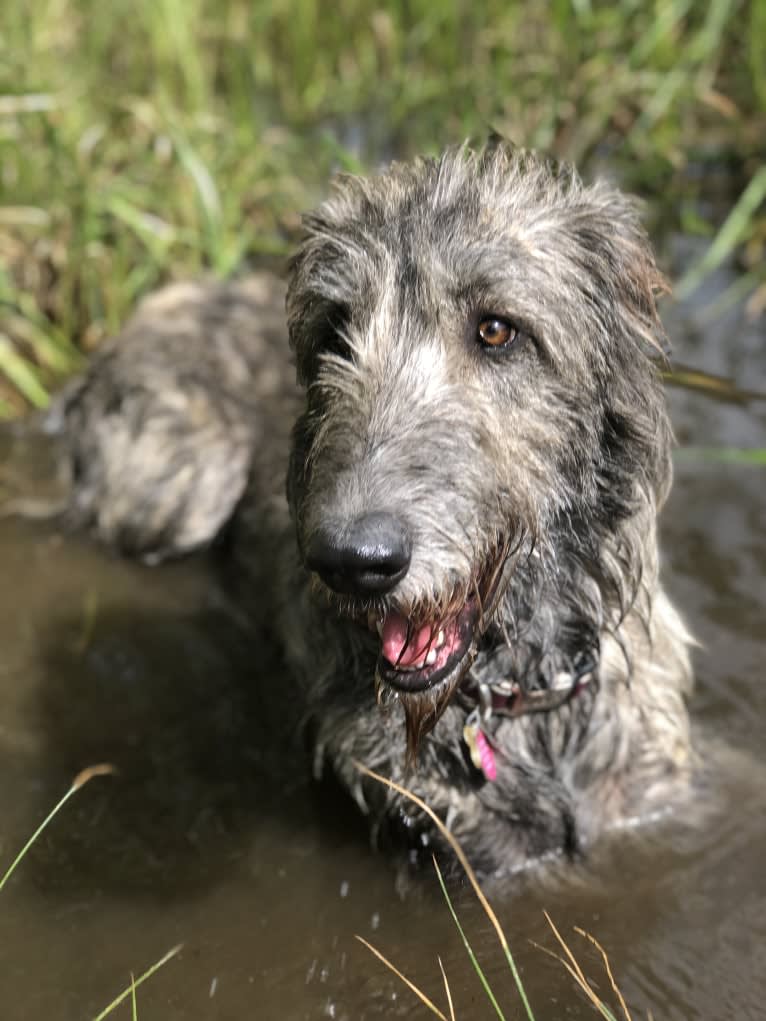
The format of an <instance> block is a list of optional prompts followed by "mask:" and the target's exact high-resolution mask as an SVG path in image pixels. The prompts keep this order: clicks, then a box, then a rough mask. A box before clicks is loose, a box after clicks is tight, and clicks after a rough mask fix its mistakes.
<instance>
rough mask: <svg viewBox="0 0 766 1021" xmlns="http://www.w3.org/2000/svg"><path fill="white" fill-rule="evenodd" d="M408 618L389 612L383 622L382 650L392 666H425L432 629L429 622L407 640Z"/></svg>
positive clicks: (412, 632)
mask: <svg viewBox="0 0 766 1021" xmlns="http://www.w3.org/2000/svg"><path fill="white" fill-rule="evenodd" d="M407 624H408V622H407V618H406V617H405V616H403V614H401V613H393V612H392V613H389V614H388V615H387V616H386V619H385V621H384V623H383V641H382V652H383V655H384V656H385V657H386V659H387V660H388V662H389V663H391V665H392V666H424V665H425V661H426V656H427V655H428V646H429V644H430V643H431V635H432V633H433V632H432V630H431V628H430V627H429V626H428V624H424V625H423V627H421V628H418V629H417V631H415V630H413V631H411V633H410V640H409V642H408V641H407Z"/></svg>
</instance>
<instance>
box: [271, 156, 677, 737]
mask: <svg viewBox="0 0 766 1021" xmlns="http://www.w3.org/2000/svg"><path fill="white" fill-rule="evenodd" d="M306 228H307V237H306V240H305V241H304V243H303V245H302V247H301V249H300V251H299V252H298V255H297V256H296V258H295V259H294V261H293V264H292V268H291V279H290V287H289V293H288V303H287V307H288V322H289V328H290V338H291V344H292V346H293V348H294V351H295V355H296V360H297V369H298V375H299V379H300V381H301V382H302V383H303V384H304V385H305V386H306V388H307V407H306V412H305V414H304V415H303V416H302V417H301V419H300V420H299V422H298V423H297V425H296V429H295V436H294V448H293V454H292V459H291V468H290V476H289V481H288V489H289V496H290V502H291V508H292V511H293V514H294V518H295V523H296V528H297V534H298V542H299V546H300V550H301V553H302V556H303V558H304V561H305V562H306V564H307V566H308V568H309V569H310V570H311V571H312V572H313V574H314V576H315V579H316V583H317V587H318V590H319V591H320V593H321V594H322V595H323V596H324V597H325V598H328V597H329V600H330V606H331V607H332V610H333V612H337V613H338V614H339V615H343V616H344V617H349V616H350V617H353V618H356V619H357V620H359V621H360V622H362V623H363V624H369V626H370V628H371V630H372V631H373V632H375V631H377V633H378V636H379V643H380V648H379V652H380V655H379V659H378V667H377V680H378V684H379V685H381V686H384V687H387V688H391V689H394V690H396V691H397V692H398V693H399V694H400V697H401V699H402V701H403V704H404V706H405V709H406V710H407V709H408V708H409V710H410V715H411V717H412V719H414V718H415V717H416V716H417V717H418V720H417V721H416V724H413V728H414V729H413V734H414V739H415V740H416V739H417V737H418V736H419V733H420V732H422V730H423V729H428V727H429V726H431V725H432V724H433V722H434V720H435V719H436V718H437V717H438V715H439V713H440V712H441V711H442V709H443V707H444V705H446V703H447V702H448V700H449V698H450V697H451V695H452V693H453V692H454V690H455V688H456V686H457V685H458V684H459V683H460V681H461V679H462V677H463V676H464V675H465V673H466V671H467V670H468V669H469V667H470V665H471V663H472V661H473V659H474V657H475V655H476V651H477V648H478V646H479V643H480V641H481V638H482V635H483V634H485V633H486V631H487V628H488V627H489V625H490V623H491V621H492V620H493V617H502V619H503V621H504V622H505V623H506V624H507V623H508V621H509V619H512V620H513V624H514V628H515V627H517V625H518V626H520V625H524V624H526V623H528V621H526V620H522V619H520V618H522V617H525V616H526V617H530V616H531V615H534V614H535V613H536V612H537V609H536V607H535V606H534V605H533V603H534V600H533V599H532V598H531V597H530V595H529V593H528V592H527V593H524V592H519V591H518V589H519V585H518V584H514V583H513V579H514V577H515V578H517V579H518V578H520V577H523V578H525V579H526V578H527V577H528V576H529V573H530V567H529V565H530V563H532V562H533V558H534V562H536V563H537V564H539V568H538V573H540V572H542V573H545V572H549V573H552V574H556V573H557V572H559V573H560V572H562V571H565V567H564V561H565V560H566V561H567V563H568V562H569V560H570V559H572V558H574V561H576V560H577V556H576V552H573V550H576V547H577V544H578V542H581V543H582V548H583V559H585V554H584V551H585V548H586V546H587V547H590V546H596V547H599V548H600V547H602V546H604V545H605V544H608V543H611V544H612V545H619V541H620V540H619V535H620V529H621V527H622V526H623V524H624V523H625V522H626V521H629V520H630V519H631V518H632V517H634V516H635V515H636V513H637V512H638V511H639V509H640V507H642V506H645V505H647V504H650V505H651V506H652V509H653V508H654V506H655V504H656V503H659V502H661V500H662V498H663V496H664V492H665V489H666V486H667V482H668V476H669V469H668V427H667V421H666V416H665V412H664V405H663V402H662V399H661V395H660V393H659V388H658V383H657V380H656V378H655V375H656V374H655V370H654V366H653V364H652V361H651V351H652V349H655V351H656V348H657V346H658V343H659V340H660V337H661V330H660V327H659V323H658V320H657V316H656V311H655V303H654V294H655V292H656V290H657V289H658V288H660V287H661V283H662V281H661V277H660V275H659V274H658V272H657V270H656V268H655V265H654V261H653V258H652V255H651V252H650V249H649V247H648V244H647V242H646V239H645V236H644V234H643V232H642V230H641V227H640V225H639V223H638V220H637V216H636V212H635V209H634V207H633V205H632V203H631V202H630V201H629V200H627V199H626V198H625V197H623V196H622V195H620V193H619V192H617V191H615V190H614V189H612V188H610V187H607V186H604V185H596V186H593V187H589V188H587V187H584V186H582V185H581V183H580V182H579V180H578V178H577V177H576V175H575V174H574V173H573V172H571V171H564V172H560V171H556V170H553V169H552V168H551V167H550V166H548V165H547V164H546V163H545V162H543V161H542V160H540V159H538V158H536V157H534V156H531V155H529V154H523V153H518V152H516V151H514V150H512V149H510V148H508V147H503V146H499V147H493V148H492V149H488V150H486V151H484V152H481V153H477V154H475V153H471V152H469V151H466V150H456V151H451V152H448V153H447V154H446V155H445V156H444V157H442V158H441V159H440V160H434V161H423V162H418V163H416V164H413V165H404V166H394V167H393V168H391V169H390V170H389V171H388V172H386V173H385V174H383V175H382V176H380V177H378V178H374V179H370V180H361V179H355V178H347V179H345V180H342V181H341V182H340V183H339V186H338V190H337V193H336V195H335V196H334V197H333V198H332V199H330V200H329V201H328V202H326V203H325V204H324V205H323V206H321V207H320V208H319V210H318V211H317V212H316V213H314V214H313V215H311V216H309V217H308V218H307V220H306ZM578 528H580V529H585V530H586V532H587V534H584V535H582V537H581V538H580V539H578V538H577V537H576V536H574V532H576V530H577V529H578ZM573 539H574V541H573ZM638 545H640V542H638ZM628 552H630V551H628ZM589 555H590V556H591V559H593V556H592V553H589ZM595 559H596V560H598V550H597V556H596V558H595ZM628 559H630V558H628ZM639 559H640V558H639ZM522 563H523V564H524V565H525V566H524V568H523V570H522V571H521V572H520V568H519V565H520V564H522ZM634 569H635V570H639V569H640V567H639V566H638V565H637V564H636V565H629V566H628V567H627V568H626V570H627V571H631V570H634ZM566 570H569V571H570V573H572V572H573V571H574V568H571V569H570V568H569V567H567V568H566ZM578 570H579V567H578ZM592 573H595V574H596V575H597V577H596V578H595V582H596V588H597V589H598V591H599V593H600V595H599V597H598V598H596V599H595V601H594V598H593V596H592V595H591V596H589V605H590V604H592V603H594V602H595V603H599V601H600V599H601V595H603V593H602V591H601V590H602V588H603V587H604V585H608V584H612V582H613V579H612V578H609V579H608V580H606V575H608V574H609V573H610V571H609V570H607V569H606V567H604V566H603V565H602V567H596V568H594V572H592ZM602 574H603V575H604V577H601V575H602ZM623 580H624V579H620V584H621V583H622V581H623ZM570 581H571V584H572V585H574V584H575V581H574V578H572V579H570ZM525 585H527V581H525ZM566 586H567V580H566V579H563V580H562V581H561V583H560V585H559V592H560V594H561V595H562V598H564V599H568V600H570V601H571V603H572V605H573V606H574V605H575V604H576V602H577V597H578V594H577V593H575V592H570V593H562V590H563V589H565V588H566ZM592 612H593V613H595V614H597V615H598V614H601V615H603V614H604V608H603V606H602V605H599V606H595V607H594V609H593V611H592ZM592 623H593V622H592ZM594 626H595V624H594ZM506 630H507V629H506ZM551 640H553V639H551ZM424 707H427V709H425V708H424ZM424 720H425V723H424V722H423V721H424Z"/></svg>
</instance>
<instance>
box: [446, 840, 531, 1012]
mask: <svg viewBox="0 0 766 1021" xmlns="http://www.w3.org/2000/svg"><path fill="white" fill-rule="evenodd" d="M433 861H434V868H435V869H436V875H437V877H438V879H439V886H440V887H441V888H442V893H443V894H444V899H445V900H446V902H447V907H448V908H449V913H450V914H451V915H452V921H453V922H454V923H455V925H456V926H457V931H458V932H459V933H460V938H461V939H462V941H463V946H464V947H465V949H466V952H467V954H468V956H469V958H470V960H471V964H472V965H473V970H474V971H475V972H476V974H477V975H478V976H479V981H480V982H481V984H482V986H483V987H484V992H485V993H486V994H487V999H488V1000H489V1002H490V1003H491V1004H492V1006H493V1007H494V1008H495V1012H496V1014H497V1016H498V1017H499V1018H500V1021H505V1014H503V1012H502V1010H501V1009H500V1005H499V1004H498V1002H497V1000H496V999H495V994H494V993H493V992H492V988H491V986H490V984H489V982H488V981H487V977H486V975H485V974H484V972H483V971H482V970H481V965H480V964H479V962H478V960H477V958H476V954H475V953H474V952H473V947H472V946H471V944H470V943H469V941H468V937H467V936H466V934H465V931H464V929H463V926H462V925H461V924H460V919H459V918H458V916H457V912H456V911H455V908H454V907H453V905H452V901H451V899H450V895H449V893H447V887H446V886H445V883H444V877H443V876H442V873H441V869H440V868H439V865H438V862H437V861H436V858H435V857H434V860H433ZM529 1016H530V1019H531V1021H534V1018H533V1017H532V1015H531V1014H530V1015H529Z"/></svg>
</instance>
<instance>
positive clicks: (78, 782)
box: [0, 763, 183, 1021]
mask: <svg viewBox="0 0 766 1021" xmlns="http://www.w3.org/2000/svg"><path fill="white" fill-rule="evenodd" d="M114 772H115V769H114V766H112V765H110V764H109V763H99V764H98V765H95V766H89V767H88V768H87V769H83V770H82V771H81V772H79V773H78V774H77V776H76V777H75V778H74V780H73V781H72V783H71V785H70V787H69V789H68V790H67V792H66V793H65V794H64V796H63V797H62V798H61V799H60V800H59V801H58V802H57V804H56V805H54V807H53V808H52V809H51V811H50V812H49V813H48V815H47V816H46V817H45V819H43V821H42V822H41V823H40V825H39V826H38V827H37V829H36V830H35V832H34V833H33V834H32V836H31V837H30V838H29V840H28V841H27V842H26V844H24V846H23V847H22V849H21V850H20V851H19V853H18V854H17V855H16V857H15V858H14V859H13V861H12V862H11V864H10V865H9V866H8V868H7V869H6V871H5V873H4V874H3V875H2V878H0V891H2V890H3V888H4V887H5V886H6V884H7V883H8V881H9V880H10V879H11V877H12V876H13V874H14V873H15V871H16V869H17V868H18V867H19V865H20V864H21V862H22V861H23V860H24V858H25V857H26V855H27V852H28V851H29V849H30V848H31V847H32V845H33V844H34V843H35V841H36V840H37V839H38V838H39V837H40V835H41V834H42V833H43V832H44V830H45V829H46V828H47V827H48V825H49V824H50V823H51V822H52V821H53V819H54V818H55V817H56V816H57V815H58V813H59V812H60V811H61V809H62V808H63V807H64V805H65V804H66V803H67V802H68V801H69V799H70V798H71V797H73V796H74V795H75V794H76V793H77V792H78V791H79V790H81V789H82V788H83V787H84V786H85V784H86V783H88V782H89V781H90V780H92V779H93V778H94V777H96V776H109V775H110V774H112V773H114ZM182 949H183V947H182V946H177V947H173V949H172V950H169V951H168V952H167V953H166V954H164V955H163V956H162V957H161V958H160V959H159V960H158V961H155V963H154V964H152V965H150V967H148V968H147V969H146V971H144V972H143V973H142V974H141V975H139V976H138V978H136V977H135V976H134V975H132V974H131V976H130V985H129V986H127V988H126V989H124V990H123V991H122V992H121V993H120V994H119V995H118V996H116V997H115V998H114V999H113V1000H112V1002H111V1003H110V1004H108V1006H106V1007H104V1009H103V1010H101V1011H99V1013H98V1014H97V1015H96V1017H95V1018H94V1019H93V1021H104V1018H106V1017H108V1016H109V1015H110V1014H112V1013H113V1012H114V1011H115V1010H116V1009H117V1007H119V1006H120V1004H121V1003H124V1002H125V1001H126V1000H128V999H130V1003H131V1016H132V1018H133V1021H138V1007H137V1001H136V990H137V989H138V987H139V986H140V985H142V984H143V983H144V982H145V981H146V980H147V979H149V978H151V976H152V975H154V973H155V972H156V971H159V969H160V968H162V967H163V966H164V965H165V964H167V963H168V961H171V960H172V959H173V958H174V957H176V956H177V955H178V954H179V953H180V952H181V950H182Z"/></svg>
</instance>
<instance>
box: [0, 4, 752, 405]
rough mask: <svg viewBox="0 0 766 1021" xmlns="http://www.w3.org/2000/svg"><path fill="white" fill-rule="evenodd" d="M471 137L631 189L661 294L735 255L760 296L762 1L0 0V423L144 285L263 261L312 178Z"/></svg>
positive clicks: (275, 252) (95, 338) (91, 342)
mask: <svg viewBox="0 0 766 1021" xmlns="http://www.w3.org/2000/svg"><path fill="white" fill-rule="evenodd" d="M493 129H494V130H497V131H499V132H501V133H502V134H504V135H506V136H507V137H509V138H511V139H512V140H514V141H515V142H517V143H518V144H520V145H524V146H532V147H537V148H542V149H545V150H547V151H549V152H550V153H552V154H554V155H555V156H558V157H563V158H566V159H569V160H573V161H575V162H576V163H577V164H578V165H579V166H580V168H581V169H582V171H583V172H584V174H585V175H586V176H592V175H594V174H596V173H602V174H603V173H606V174H609V175H610V176H612V177H614V178H615V179H617V180H618V181H619V182H620V183H621V184H622V185H623V186H624V187H625V188H627V189H629V190H631V191H634V192H636V193H637V194H639V195H641V196H643V197H644V198H645V199H646V200H647V222H648V226H649V229H650V230H651V231H652V233H653V236H654V237H655V238H657V240H658V243H659V244H660V246H661V250H662V255H661V257H662V258H663V260H664V264H665V268H666V269H668V270H669V271H670V272H671V274H672V275H673V276H674V277H676V279H677V278H678V277H679V275H682V274H686V276H685V279H684V280H683V281H682V287H681V293H682V294H688V293H691V291H692V290H693V288H694V286H695V285H696V284H697V283H698V282H699V281H700V280H702V279H703V278H704V277H705V276H706V275H707V274H708V273H709V272H710V271H711V270H712V269H715V268H716V267H717V266H718V265H719V264H720V263H721V262H723V261H724V260H727V259H728V260H731V258H732V257H733V258H734V259H736V261H737V263H738V269H739V272H738V274H737V278H736V281H735V283H734V284H733V285H732V286H733V290H732V291H731V292H730V293H727V294H724V295H723V302H724V305H725V304H726V302H727V301H728V300H731V301H736V302H739V303H740V304H741V303H742V302H745V303H746V305H745V309H746V312H747V315H748V317H749V318H750V319H753V318H756V317H757V316H758V315H759V314H760V313H761V311H762V310H763V308H764V307H765V306H766V267H765V265H764V258H763V255H764V245H765V244H766V212H765V211H764V197H766V156H765V143H764V139H766V2H764V0H712V2H706V3H703V2H700V0H696V2H695V0H655V2H647V0H620V2H617V3H614V2H610V3H602V2H592V0H556V2H553V3H550V4H534V3H531V2H526V3H524V2H521V0H485V2H482V3H476V2H473V0H471V2H469V0H457V2H454V0H453V2H446V0H398V2H392V3H388V4H380V3H379V2H376V0H335V2H333V3H332V4H330V3H321V2H320V0H292V2H287V0H270V2H263V0H29V2H27V3H21V2H20V0H7V2H6V3H4V4H3V5H2V10H1V11H0V416H2V417H8V416H10V415H14V414H18V413H19V412H21V411H23V410H24V409H25V408H27V407H29V406H30V405H31V406H42V405H44V404H45V402H46V400H47V397H48V393H49V391H50V388H51V387H53V386H55V384H56V382H57V381H58V380H59V379H60V378H61V377H62V376H64V375H66V374H67V373H69V372H71V371H72V370H73V369H74V368H76V366H77V364H78V362H79V361H80V359H81V356H82V354H83V352H87V351H89V350H91V349H92V348H93V347H94V346H95V345H97V344H98V342H99V341H100V340H101V338H102V337H103V336H104V335H105V334H108V333H110V332H112V331H114V330H115V329H116V328H117V327H118V326H119V325H120V324H121V323H122V322H123V321H124V319H125V317H126V315H127V314H128V312H129V310H130V309H131V308H132V307H133V306H134V305H135V302H136V300H137V298H138V297H139V296H140V295H141V294H143V293H144V292H145V291H147V290H148V289H150V288H153V287H156V286H157V285H158V284H159V283H161V282H162V281H163V280H166V279H168V278H172V277H180V276H184V275H189V274H199V273H203V272H212V273H214V274H229V273H232V272H234V271H236V270H238V269H240V268H242V267H243V265H247V264H254V263H258V262H262V261H264V260H269V261H275V260H276V261H277V262H278V261H279V260H280V259H282V258H283V257H284V256H285V254H286V253H287V252H288V251H289V249H290V247H291V243H292V241H293V240H294V238H295V236H296V234H297V232H298V231H299V225H300V221H299V214H300V211H301V210H303V209H305V208H307V207H309V206H311V205H312V203H314V202H315V201H316V200H317V199H318V198H319V197H321V195H322V194H323V193H324V191H325V189H326V186H327V179H328V175H330V174H331V173H332V172H333V171H336V170H338V169H344V170H352V171H355V170H364V169H368V168H370V167H374V166H375V165H376V164H378V163H380V162H381V161H384V160H388V159H390V158H392V157H399V156H410V155H412V154H414V153H435V152H437V151H438V150H440V149H441V148H442V147H443V146H444V145H445V144H448V143H455V142H462V141H463V140H464V139H466V138H469V137H470V138H474V139H479V140H480V139H481V138H482V137H483V136H485V135H486V134H487V133H488V132H489V131H490V130H493ZM679 234H681V235H683V236H684V237H686V238H688V237H697V238H700V239H702V241H701V242H700V243H697V244H693V245H691V246H689V245H686V246H683V254H682V255H681V256H678V255H677V254H676V255H674V254H673V252H674V250H675V249H677V246H675V249H674V246H673V245H670V246H669V247H663V239H667V238H668V237H671V236H676V237H677V236H678V235H679ZM718 298H719V300H720V298H721V295H719V296H718Z"/></svg>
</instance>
